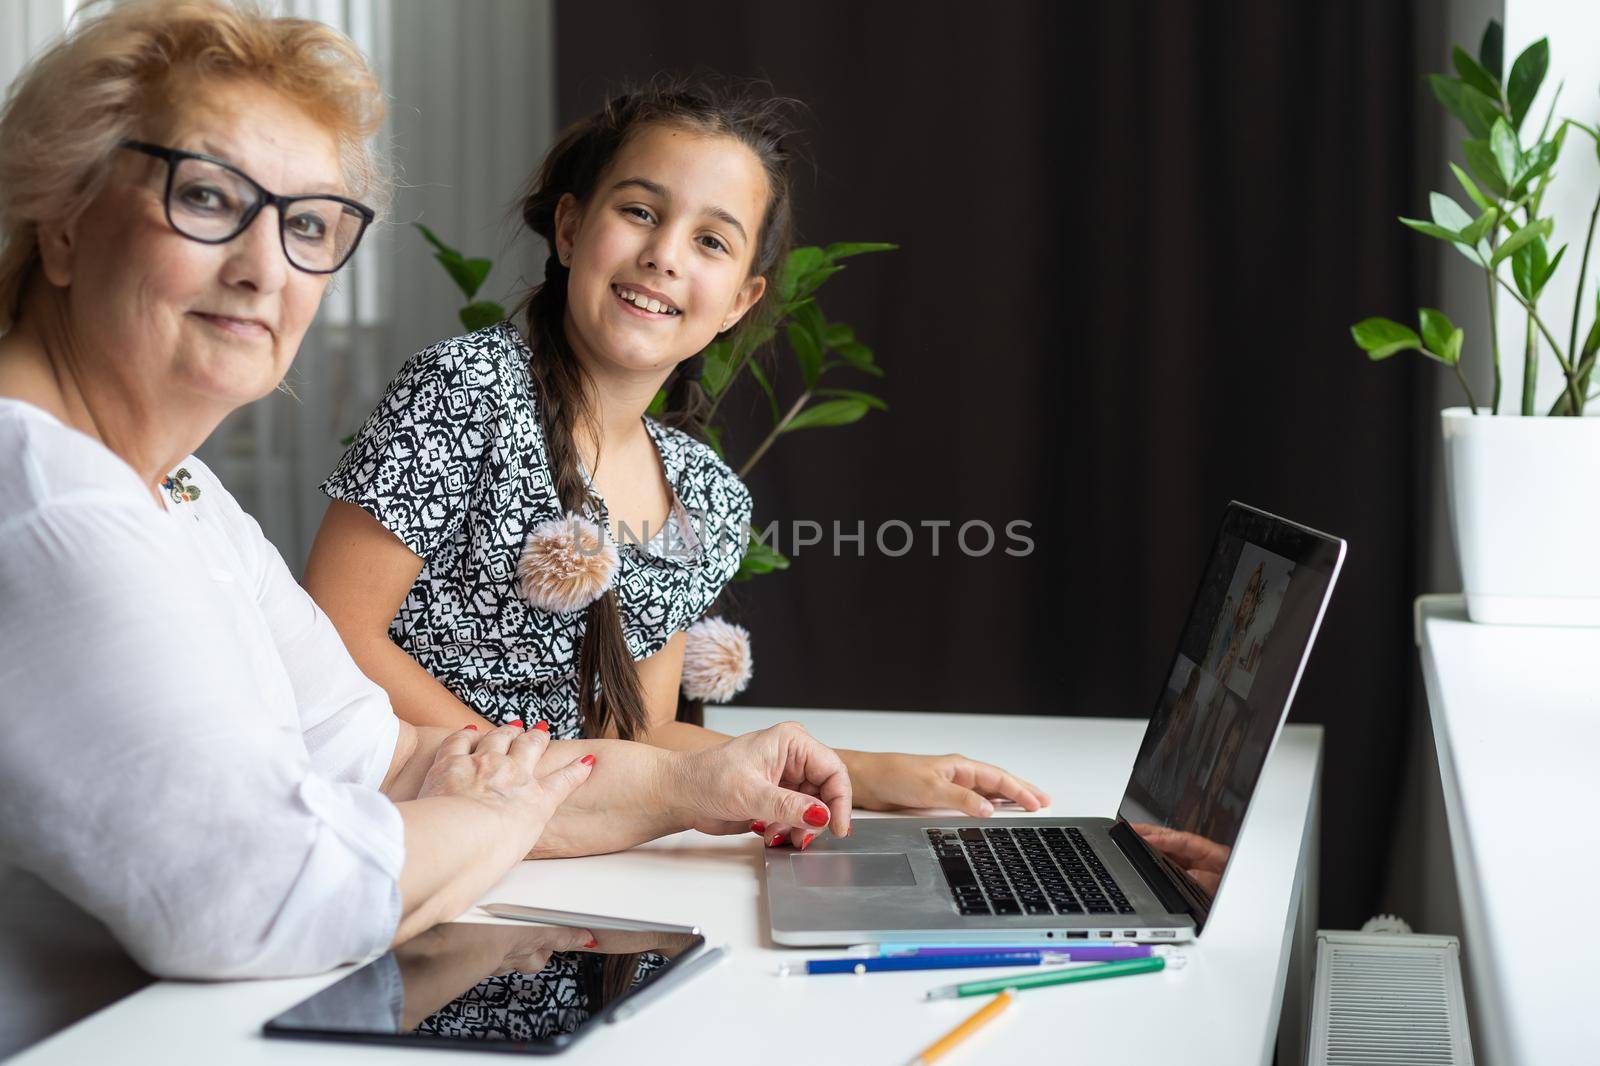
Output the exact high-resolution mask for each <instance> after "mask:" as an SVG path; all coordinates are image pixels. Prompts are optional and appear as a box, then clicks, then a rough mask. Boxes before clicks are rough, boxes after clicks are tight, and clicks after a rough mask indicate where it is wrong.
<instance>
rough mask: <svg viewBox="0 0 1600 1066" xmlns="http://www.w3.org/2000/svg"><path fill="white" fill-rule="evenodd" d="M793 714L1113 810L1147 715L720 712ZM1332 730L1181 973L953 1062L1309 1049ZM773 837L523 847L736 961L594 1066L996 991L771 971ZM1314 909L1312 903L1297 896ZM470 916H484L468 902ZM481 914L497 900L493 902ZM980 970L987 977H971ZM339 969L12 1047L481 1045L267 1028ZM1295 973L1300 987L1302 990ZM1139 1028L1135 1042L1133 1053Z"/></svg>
mask: <svg viewBox="0 0 1600 1066" xmlns="http://www.w3.org/2000/svg"><path fill="white" fill-rule="evenodd" d="M787 718H792V719H795V720H798V721H800V722H802V723H803V724H805V725H806V726H807V727H808V728H810V729H811V730H812V731H813V732H814V733H815V734H816V735H817V736H818V737H820V738H822V739H824V740H826V741H827V742H829V743H832V744H836V745H838V746H841V747H854V748H887V749H893V750H901V751H924V752H929V753H936V752H944V751H951V750H954V751H962V752H965V753H967V754H970V755H974V756H977V757H983V758H987V759H990V760H991V761H994V762H997V763H1000V764H1002V765H1004V766H1006V767H1007V768H1008V769H1012V770H1014V771H1016V772H1017V773H1019V774H1021V775H1022V776H1024V777H1026V778H1029V779H1031V780H1033V781H1035V782H1036V783H1038V784H1039V785H1040V786H1041V787H1043V788H1045V789H1047V790H1048V791H1049V792H1050V793H1051V796H1052V799H1053V800H1054V806H1053V808H1052V810H1053V811H1054V812H1055V813H1058V814H1083V815H1109V814H1113V813H1114V812H1115V810H1116V806H1117V802H1118V800H1119V799H1120V798H1121V795H1122V789H1123V787H1124V785H1125V784H1126V782H1127V776H1128V770H1129V767H1131V766H1132V764H1133V757H1134V755H1135V753H1136V752H1137V750H1138V746H1139V739H1140V737H1141V736H1142V734H1143V730H1144V723H1143V722H1142V721H1135V720H1128V719H1119V720H1110V719H1098V718H1033V717H1001V716H994V715H981V716H980V715H922V714H891V713H881V712H877V713H872V712H842V711H795V710H787V711H781V710H769V709H763V708H719V709H714V710H712V711H710V712H708V721H707V724H708V725H710V726H712V727H713V728H717V729H722V730H725V731H728V732H741V731H746V730H749V729H755V728H760V727H762V726H766V725H770V724H772V723H774V722H778V721H783V720H785V719H787ZM1321 761H1322V730H1321V728H1320V727H1316V726H1292V727H1289V728H1288V729H1286V730H1285V731H1284V734H1283V736H1282V738H1281V740H1280V741H1279V744H1278V746H1277V749H1276V750H1275V752H1274V753H1273V755H1272V757H1271V758H1270V759H1269V760H1268V762H1267V765H1266V769H1265V771H1264V774H1263V777H1262V781H1261V791H1260V794H1259V795H1258V796H1257V802H1256V803H1255V804H1254V806H1253V807H1252V809H1251V812H1250V816H1249V819H1248V821H1247V824H1246V826H1245V829H1244V833H1243V835H1242V836H1241V838H1240V840H1239V842H1238V845H1237V847H1236V850H1235V854H1234V858H1233V866H1232V868H1231V869H1230V870H1229V873H1228V877H1227V881H1226V883H1225V884H1224V886H1223V889H1222V891H1221V893H1220V894H1219V896H1218V902H1217V905H1216V907H1215V908H1214V910H1213V912H1212V917H1211V921H1210V923H1209V924H1208V925H1207V927H1206V931H1205V933H1204V934H1203V937H1202V939H1201V941H1200V942H1199V944H1198V945H1197V946H1193V947H1191V949H1190V950H1189V951H1188V954H1189V964H1188V965H1187V966H1186V967H1185V968H1184V969H1182V970H1167V971H1164V972H1162V973H1157V974H1147V975H1141V976H1137V977H1128V978H1119V979H1116V980H1111V981H1103V982H1093V983H1090V984H1084V985H1072V986H1067V987H1064V988H1052V989H1043V990H1040V991H1037V992H1032V993H1027V994H1025V995H1024V996H1023V997H1022V1000H1021V1002H1020V1003H1019V1004H1018V1005H1017V1006H1016V1007H1014V1008H1013V1009H1012V1010H1010V1011H1009V1012H1007V1015H1006V1016H1004V1017H1002V1018H1001V1019H999V1020H998V1021H996V1022H995V1023H993V1024H992V1025H991V1026H989V1027H988V1029H987V1030H986V1031H985V1032H983V1033H981V1034H980V1035H978V1036H976V1037H974V1038H973V1039H972V1040H971V1041H969V1043H968V1045H967V1046H966V1047H964V1048H962V1049H961V1050H960V1051H959V1052H957V1053H956V1054H953V1055H952V1056H951V1058H950V1060H949V1061H950V1062H952V1063H962V1062H967V1063H977V1062H1003V1061H1013V1062H1045V1061H1052V1062H1053V1061H1063V1060H1064V1059H1063V1056H1065V1055H1066V1054H1067V1053H1068V1052H1069V1051H1070V1058H1071V1060H1072V1061H1081V1062H1095V1061H1103V1062H1130V1061H1146V1062H1157V1061H1167V1062H1184V1063H1189V1064H1204V1063H1217V1064H1227V1066H1236V1064H1239V1063H1250V1062H1259V1063H1263V1064H1267V1063H1270V1062H1271V1059H1272V1053H1273V1048H1274V1045H1275V1042H1276V1041H1277V1040H1278V1033H1279V1025H1278V1020H1279V1013H1280V1007H1283V1008H1284V1010H1283V1013H1284V1018H1285V1025H1284V1037H1283V1039H1284V1042H1285V1044H1286V1047H1285V1049H1284V1050H1285V1055H1286V1057H1284V1058H1283V1059H1282V1060H1281V1061H1282V1062H1284V1063H1285V1064H1288V1063H1295V1062H1299V1061H1300V1057H1301V1055H1302V1054H1303V1034H1304V1032H1305V1030H1304V1028H1303V1022H1304V1019H1303V1016H1302V1013H1301V1012H1302V1010H1303V1004H1304V1003H1305V1002H1306V1000H1305V998H1304V994H1303V990H1304V989H1305V988H1306V987H1308V986H1307V985H1305V984H1304V983H1303V982H1305V981H1306V980H1308V978H1309V970H1307V969H1305V967H1306V966H1308V965H1310V961H1311V960H1310V959H1309V957H1308V956H1307V955H1305V954H1303V953H1300V952H1297V953H1296V966H1295V969H1296V970H1298V971H1299V972H1298V973H1297V974H1296V975H1295V976H1294V978H1293V979H1289V975H1290V970H1291V966H1290V944H1291V939H1292V938H1296V939H1298V938H1303V937H1305V936H1306V935H1307V934H1309V933H1310V931H1311V930H1312V929H1314V918H1313V917H1312V916H1313V915H1314V913H1315V894H1314V886H1315V883H1316V872H1315V871H1316V866H1315V856H1316V847H1317V843H1316V809H1317V796H1318V790H1319V781H1320V774H1321ZM761 868H762V858H761V853H760V843H759V841H758V840H757V839H756V838H755V837H753V836H744V837H727V838H712V837H705V836H701V835H698V834H692V833H684V834H680V835H678V836H675V837H670V838H667V839H664V840H658V841H655V842H653V843H651V844H649V845H646V846H644V847H640V848H635V849H634V850H632V851H630V852H627V853H625V854H621V855H606V856H596V857H592V858H585V859H563V860H549V861H543V862H537V863H532V862H525V863H523V864H521V865H520V866H519V867H517V868H516V869H515V870H513V871H512V872H511V873H510V874H509V875H508V876H507V877H506V879H505V880H504V881H502V882H501V883H500V884H499V885H497V886H496V887H494V888H493V889H491V890H490V891H489V892H488V893H486V894H485V896H484V901H485V902H488V901H491V900H496V901H506V902H513V903H525V904H535V905H539V906H546V907H557V908H562V909H567V910H578V911H588V912H591V913H600V914H617V915H627V916H632V917H639V918H650V919H655V920H660V921H667V922H678V923H686V924H698V925H700V926H702V927H703V928H704V929H705V932H706V935H707V938H708V940H709V941H710V942H711V943H714V944H717V943H727V944H729V945H731V946H732V949H733V955H732V958H731V959H730V960H728V961H725V962H723V963H722V964H720V965H719V966H718V967H716V968H715V969H713V970H711V971H710V972H709V973H706V974H703V975H701V976H699V977H696V978H694V979H693V980H692V981H690V982H689V983H688V984H686V985H685V986H683V988H682V989H680V990H678V991H676V992H674V993H672V994H671V995H670V996H668V997H667V998H666V999H664V1000H662V1001H660V1002H658V1003H656V1004H655V1005H653V1006H651V1007H649V1008H648V1009H646V1010H644V1011H641V1012H640V1014H639V1015H638V1016H637V1017H635V1018H633V1019H632V1020H630V1021H627V1022H624V1023H622V1024H619V1025H615V1026H608V1027H606V1028H605V1029H604V1030H602V1031H600V1032H597V1033H595V1034H593V1035H591V1036H589V1037H587V1038H585V1039H584V1040H583V1041H582V1042H580V1043H579V1044H578V1045H577V1046H575V1047H574V1048H573V1050H572V1051H571V1052H569V1053H568V1054H567V1055H566V1056H565V1058H564V1060H563V1061H569V1062H572V1063H574V1064H582V1063H640V1064H646V1063H648V1064H650V1066H655V1064H658V1063H696V1064H704V1063H721V1062H736V1063H744V1062H756V1061H760V1062H762V1063H769V1064H774V1066H776V1064H782V1063H817V1062H829V1063H858V1062H860V1063H890V1062H903V1061H905V1060H906V1059H908V1058H910V1056H911V1055H912V1054H913V1053H915V1052H916V1051H918V1050H920V1049H921V1048H922V1047H923V1046H924V1045H926V1044H927V1043H928V1042H930V1041H931V1040H932V1039H934V1038H935V1037H937V1036H939V1035H940V1034H942V1033H943V1032H944V1031H945V1030H947V1029H949V1028H950V1027H951V1026H952V1025H954V1024H955V1023H956V1022H957V1021H959V1020H960V1019H961V1018H963V1017H965V1016H966V1015H967V1014H969V1013H971V1012H972V1011H973V1010H974V1009H976V1007H977V1006H978V1005H979V1003H980V1001H978V1000H958V1001H943V1002H939V1003H928V1002H925V1001H924V1000H923V999H922V993H923V991H925V990H926V989H928V988H930V987H932V986H933V985H936V984H943V983H945V982H946V981H947V980H948V978H947V977H946V976H945V975H942V974H928V973H907V974H894V973H888V974H871V975H867V976H862V977H856V976H829V977H809V978H808V977H786V978H780V977H778V976H776V969H777V966H778V963H779V961H780V960H782V959H784V958H793V957H799V956H803V955H805V954H820V952H809V951H808V952H794V951H787V950H779V949H775V948H772V947H770V946H768V942H767V937H766V930H765V908H764V905H763V902H762V889H761ZM1302 902H1305V903H1307V904H1308V906H1306V907H1301V903H1302ZM468 917H469V918H470V917H471V915H470V914H469V915H468ZM480 917H481V916H480ZM975 972H976V973H978V974H982V973H984V972H985V971H975ZM337 976H338V975H337V974H335V975H323V976H320V977H313V978H303V979H296V980H284V981H253V982H234V983H227V984H212V985H204V984H185V983H177V982H161V983H159V984H156V985H152V986H151V987H149V988H147V989H145V990H143V991H141V992H139V993H137V994H135V995H133V996H129V997H128V998H127V999H125V1000H122V1001H121V1002H119V1003H116V1004H114V1005H112V1006H111V1007H109V1008H107V1009H106V1010H104V1011H101V1012H100V1013H98V1014H95V1015H93V1016H91V1017H89V1018H87V1019H85V1020H84V1021H82V1022H80V1023H78V1024H77V1025H75V1026H72V1027H71V1028H69V1029H67V1030H65V1031H64V1032H62V1033H59V1034H57V1035H56V1036H54V1037H52V1038H51V1039H50V1040H47V1041H45V1042H44V1043H42V1044H39V1045H37V1046H35V1047H34V1048H33V1049H31V1050H30V1051H29V1052H26V1053H24V1054H23V1055H22V1056H21V1057H19V1058H18V1059H16V1060H14V1061H15V1062H17V1063H19V1064H20V1066H44V1064H46V1063H62V1064H70V1066H80V1064H83V1063H94V1062H112V1061H115V1062H119V1063H151V1064H159V1066H178V1064H183V1063H203V1064H206V1066H212V1064H216V1063H227V1064H229V1066H247V1064H250V1063H275V1064H285V1063H290V1064H304V1063H339V1064H346V1063H348V1064H360V1063H377V1062H383V1063H388V1064H394V1066H426V1064H427V1063H430V1062H444V1061H447V1060H448V1061H460V1062H463V1063H468V1064H472V1066H485V1064H486V1063H489V1062H491V1061H495V1060H491V1059H485V1058H484V1057H483V1056H482V1055H481V1054H473V1053H468V1052H439V1053H429V1052H422V1051H418V1050H415V1049H408V1048H395V1049H387V1048H376V1047H363V1046H358V1045H338V1044H312V1043H301V1042H290V1041H276V1040H274V1041H269V1040H266V1039H264V1038H262V1037H261V1036H260V1035H259V1034H260V1029H261V1024H262V1022H264V1021H265V1020H266V1019H268V1018H270V1017H272V1016H273V1015H274V1014H276V1013H278V1012H279V1011H281V1010H284V1009H285V1008H287V1007H289V1006H292V1005H293V1004H294V1003H296V1002H298V1001H299V1000H301V999H303V998H304V997H305V996H307V995H309V994H311V993H312V992H314V991H316V990H317V989H319V988H321V987H323V986H324V985H327V984H329V983H330V982H331V981H332V980H334V979H335V977H337ZM1286 984H1287V985H1288V990H1287V993H1286ZM1130 1041H1137V1042H1138V1043H1137V1048H1138V1050H1137V1051H1134V1050H1131V1045H1130Z"/></svg>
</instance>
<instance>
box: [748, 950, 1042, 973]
mask: <svg viewBox="0 0 1600 1066" xmlns="http://www.w3.org/2000/svg"><path fill="white" fill-rule="evenodd" d="M1066 961H1067V960H1066V959H1065V958H1063V957H1062V956H1061V954H1060V953H1059V952H1044V951H1035V952H1031V953H1028V954H1019V953H1016V952H1011V953H1006V952H992V953H990V954H987V955H940V956H935V957H927V958H923V957H918V956H914V955H893V956H887V957H884V956H880V957H878V958H865V959H864V958H855V959H807V960H806V962H805V967H804V969H801V968H800V967H799V966H798V964H790V963H787V962H786V963H783V964H782V965H781V966H779V967H778V973H779V974H780V975H787V974H792V973H806V974H824V973H882V972H884V971H891V970H966V969H977V968H979V967H985V966H987V967H995V966H1039V965H1041V964H1045V963H1056V962H1066Z"/></svg>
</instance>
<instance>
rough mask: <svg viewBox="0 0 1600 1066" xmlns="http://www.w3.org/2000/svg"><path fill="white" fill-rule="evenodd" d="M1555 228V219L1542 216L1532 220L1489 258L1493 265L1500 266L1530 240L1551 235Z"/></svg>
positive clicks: (1507, 239) (1490, 263)
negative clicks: (1535, 220)
mask: <svg viewBox="0 0 1600 1066" xmlns="http://www.w3.org/2000/svg"><path fill="white" fill-rule="evenodd" d="M1554 228H1555V219H1551V218H1541V219H1539V220H1538V221H1537V222H1530V223H1529V224H1528V225H1526V226H1523V227H1522V228H1521V229H1519V230H1517V232H1515V233H1513V234H1512V235H1511V236H1509V237H1507V238H1506V239H1505V242H1504V243H1502V244H1501V245H1500V247H1498V248H1496V249H1495V250H1494V256H1493V257H1492V258H1491V259H1490V260H1489V265H1490V266H1491V267H1496V266H1499V265H1500V264H1501V263H1503V262H1505V261H1506V260H1507V259H1509V258H1510V257H1511V256H1513V255H1515V254H1517V249H1518V248H1521V247H1522V246H1523V245H1525V244H1527V243H1528V242H1529V241H1534V240H1538V239H1539V238H1540V237H1548V236H1550V231H1551V230H1553V229H1554Z"/></svg>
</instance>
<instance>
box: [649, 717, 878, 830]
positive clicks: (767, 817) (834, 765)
mask: <svg viewBox="0 0 1600 1066" xmlns="http://www.w3.org/2000/svg"><path fill="white" fill-rule="evenodd" d="M675 791H677V793H678V795H677V796H674V797H672V800H671V803H672V805H673V806H675V807H678V808H680V809H681V810H683V811H684V812H685V821H686V822H687V823H688V824H689V826H690V827H692V828H694V829H698V830H700V831H701V832H702V833H718V834H727V833H748V832H750V830H751V829H752V828H753V826H752V822H754V823H756V824H759V825H761V826H762V829H761V830H757V831H758V832H761V833H762V835H763V836H764V837H765V838H766V839H767V840H768V841H769V844H770V842H773V841H776V842H779V843H793V844H794V845H795V846H796V847H803V846H804V843H803V842H805V843H809V839H808V836H809V837H815V836H816V835H817V834H818V833H820V832H822V830H823V829H824V828H827V827H829V826H830V825H831V827H832V829H833V831H834V833H836V834H838V835H839V836H844V835H846V834H848V833H849V832H850V803H851V791H850V774H849V772H848V771H847V770H846V769H845V765H844V761H843V760H842V759H840V758H839V756H838V753H836V752H835V751H834V750H833V749H832V748H829V747H826V746H825V745H823V744H821V743H819V742H818V741H817V740H816V739H815V738H813V737H812V736H811V734H809V733H807V732H806V731H805V730H804V729H802V728H801V727H800V726H798V725H796V724H795V723H793V722H784V723H782V724H780V725H775V726H772V727H771V728H770V729H763V730H761V731H760V732H757V733H746V734H745V735H744V736H742V737H734V738H733V739H732V740H728V741H725V742H724V743H722V744H718V745H716V746H715V747H710V748H702V749H701V750H699V751H695V752H689V753H686V754H684V756H683V758H682V762H681V764H680V770H679V774H678V777H677V782H676V787H675ZM780 838H781V839H780Z"/></svg>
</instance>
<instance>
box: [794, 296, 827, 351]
mask: <svg viewBox="0 0 1600 1066" xmlns="http://www.w3.org/2000/svg"><path fill="white" fill-rule="evenodd" d="M791 320H792V321H793V322H794V324H795V325H797V326H799V327H800V328H802V329H804V330H805V331H806V333H808V334H810V336H811V339H812V340H814V341H816V342H817V347H818V348H819V349H821V348H824V347H826V346H827V338H828V320H827V318H826V317H825V316H824V315H823V313H822V308H820V307H818V306H817V302H816V301H815V300H807V301H805V302H804V303H802V304H800V305H799V306H798V307H796V308H795V309H794V314H793V315H792V316H791Z"/></svg>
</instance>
